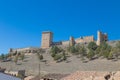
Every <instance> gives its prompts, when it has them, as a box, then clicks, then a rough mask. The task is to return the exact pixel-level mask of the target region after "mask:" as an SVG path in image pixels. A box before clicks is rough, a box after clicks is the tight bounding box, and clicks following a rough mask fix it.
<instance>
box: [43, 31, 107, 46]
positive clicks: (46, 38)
mask: <svg viewBox="0 0 120 80" xmlns="http://www.w3.org/2000/svg"><path fill="white" fill-rule="evenodd" d="M104 41H108V35H107V34H106V33H102V32H101V31H98V32H97V41H95V40H94V36H85V37H80V38H77V39H74V38H73V37H72V36H71V37H70V39H69V40H68V41H61V42H53V33H52V32H42V43H41V44H42V45H41V48H49V47H50V46H54V45H64V46H68V45H69V46H73V45H75V44H79V43H85V44H86V43H89V42H96V44H97V45H98V46H99V45H100V44H101V43H102V42H104Z"/></svg>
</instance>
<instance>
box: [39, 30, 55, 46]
mask: <svg viewBox="0 0 120 80" xmlns="http://www.w3.org/2000/svg"><path fill="white" fill-rule="evenodd" d="M52 41H53V33H52V32H49V31H47V32H42V43H41V47H42V48H49V47H50V46H51V44H52Z"/></svg>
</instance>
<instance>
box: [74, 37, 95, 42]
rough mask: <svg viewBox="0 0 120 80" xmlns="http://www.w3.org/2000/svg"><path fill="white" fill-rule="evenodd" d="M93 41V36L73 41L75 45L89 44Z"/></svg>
mask: <svg viewBox="0 0 120 80" xmlns="http://www.w3.org/2000/svg"><path fill="white" fill-rule="evenodd" d="M93 41H94V36H86V37H82V38H77V39H75V42H76V43H89V42H93Z"/></svg>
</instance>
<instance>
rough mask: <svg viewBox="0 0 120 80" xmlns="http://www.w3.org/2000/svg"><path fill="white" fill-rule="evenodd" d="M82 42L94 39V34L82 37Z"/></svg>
mask: <svg viewBox="0 0 120 80" xmlns="http://www.w3.org/2000/svg"><path fill="white" fill-rule="evenodd" d="M83 40H84V42H93V41H94V36H87V37H84V38H83Z"/></svg>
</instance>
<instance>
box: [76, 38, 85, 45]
mask: <svg viewBox="0 0 120 80" xmlns="http://www.w3.org/2000/svg"><path fill="white" fill-rule="evenodd" d="M75 43H76V44H77V43H84V40H83V39H81V38H78V39H75Z"/></svg>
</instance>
